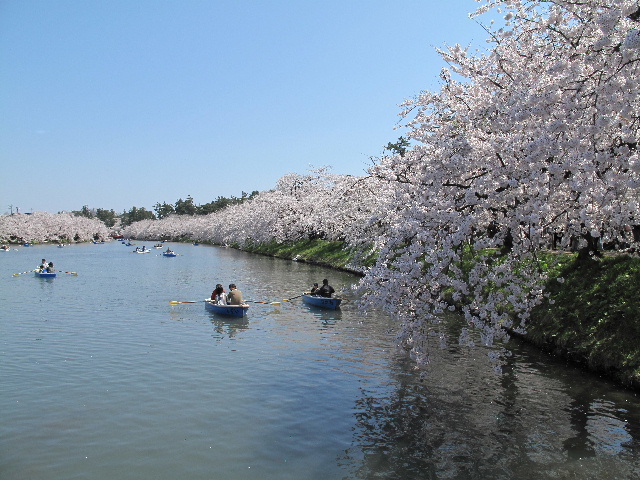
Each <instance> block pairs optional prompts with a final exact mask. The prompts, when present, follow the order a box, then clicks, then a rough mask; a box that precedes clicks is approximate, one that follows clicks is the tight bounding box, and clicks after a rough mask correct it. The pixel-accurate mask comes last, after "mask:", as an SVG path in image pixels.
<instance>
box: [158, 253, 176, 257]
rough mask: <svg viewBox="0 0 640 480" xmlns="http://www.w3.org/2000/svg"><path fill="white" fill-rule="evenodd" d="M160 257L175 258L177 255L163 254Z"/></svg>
mask: <svg viewBox="0 0 640 480" xmlns="http://www.w3.org/2000/svg"><path fill="white" fill-rule="evenodd" d="M162 256H163V257H177V256H178V254H177V253H163V254H162Z"/></svg>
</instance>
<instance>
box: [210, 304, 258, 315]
mask: <svg viewBox="0 0 640 480" xmlns="http://www.w3.org/2000/svg"><path fill="white" fill-rule="evenodd" d="M204 308H205V309H206V310H207V311H209V312H213V313H217V314H218V315H225V316H227V317H244V316H246V315H247V310H249V305H216V304H215V303H212V302H204Z"/></svg>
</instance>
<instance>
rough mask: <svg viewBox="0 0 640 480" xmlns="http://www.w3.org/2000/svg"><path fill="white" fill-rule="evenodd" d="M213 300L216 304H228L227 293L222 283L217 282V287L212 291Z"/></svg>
mask: <svg viewBox="0 0 640 480" xmlns="http://www.w3.org/2000/svg"><path fill="white" fill-rule="evenodd" d="M211 300H213V303H215V304H216V305H226V304H227V294H226V293H225V291H224V288H222V284H220V283H219V284H217V285H216V289H215V290H214V291H213V292H212V293H211Z"/></svg>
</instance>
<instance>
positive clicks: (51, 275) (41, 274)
mask: <svg viewBox="0 0 640 480" xmlns="http://www.w3.org/2000/svg"><path fill="white" fill-rule="evenodd" d="M34 273H35V274H36V277H40V278H54V277H55V276H56V272H43V271H41V270H36V271H35V272H34Z"/></svg>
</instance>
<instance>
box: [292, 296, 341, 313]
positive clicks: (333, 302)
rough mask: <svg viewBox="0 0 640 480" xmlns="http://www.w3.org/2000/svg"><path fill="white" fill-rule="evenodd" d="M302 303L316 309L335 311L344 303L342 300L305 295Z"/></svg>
mask: <svg viewBox="0 0 640 480" xmlns="http://www.w3.org/2000/svg"><path fill="white" fill-rule="evenodd" d="M302 301H303V302H304V303H306V304H308V305H313V306H314V307H321V308H330V309H331V310H335V309H336V308H338V307H339V306H340V303H341V302H342V299H341V298H328V297H316V296H315V295H303V296H302Z"/></svg>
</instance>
